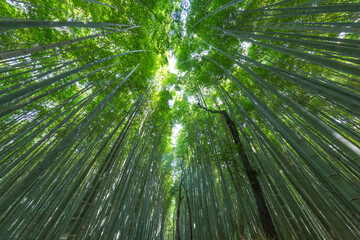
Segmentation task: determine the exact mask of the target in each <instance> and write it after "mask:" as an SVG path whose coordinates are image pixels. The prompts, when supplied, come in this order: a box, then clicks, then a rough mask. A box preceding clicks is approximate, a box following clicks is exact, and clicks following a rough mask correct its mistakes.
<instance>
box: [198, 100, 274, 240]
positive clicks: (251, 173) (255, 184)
mask: <svg viewBox="0 0 360 240" xmlns="http://www.w3.org/2000/svg"><path fill="white" fill-rule="evenodd" d="M198 106H199V107H200V108H202V109H205V110H206V111H208V112H211V113H219V114H221V115H222V116H223V117H224V119H225V121H226V124H227V125H228V127H229V130H230V132H231V135H232V137H233V140H234V143H235V145H236V147H237V151H238V153H239V155H240V159H241V160H242V163H243V167H244V170H245V174H246V176H247V177H248V179H249V181H250V184H251V189H252V191H253V194H254V197H255V202H256V207H257V210H258V212H259V217H260V222H261V225H262V227H263V229H264V231H265V234H266V235H267V236H268V237H270V238H272V239H279V236H278V235H277V232H276V230H275V226H274V224H273V222H272V219H271V216H270V213H269V210H268V208H267V206H266V203H265V199H264V196H263V193H262V191H261V186H260V183H259V181H258V179H257V175H258V173H257V171H256V170H255V169H253V167H252V166H251V165H250V162H249V159H248V157H247V155H246V153H245V151H244V147H243V145H242V143H241V141H240V135H239V132H238V130H237V128H236V125H235V123H234V121H233V120H232V119H231V118H230V116H229V114H228V113H227V112H226V111H224V110H219V111H215V110H210V109H207V108H205V107H203V106H201V105H200V104H199V103H198Z"/></svg>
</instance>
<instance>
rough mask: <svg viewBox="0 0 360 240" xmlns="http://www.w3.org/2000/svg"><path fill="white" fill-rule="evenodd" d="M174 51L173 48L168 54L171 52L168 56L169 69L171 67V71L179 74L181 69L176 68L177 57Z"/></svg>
mask: <svg viewBox="0 0 360 240" xmlns="http://www.w3.org/2000/svg"><path fill="white" fill-rule="evenodd" d="M173 52H174V51H173V50H170V51H169V52H168V54H169V57H168V60H169V69H170V72H171V73H174V74H178V72H179V70H178V69H176V63H177V59H176V57H175V56H174V54H173Z"/></svg>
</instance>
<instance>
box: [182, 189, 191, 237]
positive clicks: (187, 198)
mask: <svg viewBox="0 0 360 240" xmlns="http://www.w3.org/2000/svg"><path fill="white" fill-rule="evenodd" d="M184 190H185V196H186V201H187V205H188V212H189V228H190V240H193V236H192V219H191V208H190V200H189V196H188V193H187V192H188V191H187V190H186V189H185V187H184Z"/></svg>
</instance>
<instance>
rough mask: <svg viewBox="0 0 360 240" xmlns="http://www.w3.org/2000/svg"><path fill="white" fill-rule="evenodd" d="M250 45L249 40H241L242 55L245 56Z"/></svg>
mask: <svg viewBox="0 0 360 240" xmlns="http://www.w3.org/2000/svg"><path fill="white" fill-rule="evenodd" d="M250 47H251V43H249V42H242V43H241V48H242V49H243V50H244V55H245V56H247V55H248V53H249V48H250Z"/></svg>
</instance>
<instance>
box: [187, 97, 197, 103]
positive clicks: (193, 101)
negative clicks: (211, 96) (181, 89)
mask: <svg viewBox="0 0 360 240" xmlns="http://www.w3.org/2000/svg"><path fill="white" fill-rule="evenodd" d="M187 100H188V102H189V103H191V104H194V103H196V102H197V101H196V99H195V97H194V96H189V97H188V98H187Z"/></svg>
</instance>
